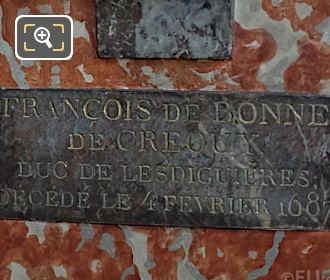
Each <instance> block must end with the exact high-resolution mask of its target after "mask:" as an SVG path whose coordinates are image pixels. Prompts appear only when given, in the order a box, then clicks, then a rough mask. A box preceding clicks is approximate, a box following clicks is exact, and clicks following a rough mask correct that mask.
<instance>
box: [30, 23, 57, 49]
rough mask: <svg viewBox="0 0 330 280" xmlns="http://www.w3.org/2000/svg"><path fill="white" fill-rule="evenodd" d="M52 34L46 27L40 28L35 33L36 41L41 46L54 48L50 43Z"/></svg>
mask: <svg viewBox="0 0 330 280" xmlns="http://www.w3.org/2000/svg"><path fill="white" fill-rule="evenodd" d="M49 37H50V32H49V30H48V29H47V28H46V27H38V28H37V29H36V30H35V31H34V39H35V40H36V41H37V42H38V43H40V44H46V45H47V47H48V48H49V49H51V48H52V47H53V45H52V43H51V42H50V41H49Z"/></svg>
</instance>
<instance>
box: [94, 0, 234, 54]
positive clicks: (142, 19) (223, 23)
mask: <svg viewBox="0 0 330 280" xmlns="http://www.w3.org/2000/svg"><path fill="white" fill-rule="evenodd" d="M233 1H234V0H193V1H185V0H170V1H168V0H138V1H135V0H134V1H133V0H97V1H96V2H97V34H98V53H99V56H100V57H116V58H174V57H175V58H192V59H198V58H200V59H228V58H230V57H231V52H232V30H233V27H232V24H233V10H234V2H233Z"/></svg>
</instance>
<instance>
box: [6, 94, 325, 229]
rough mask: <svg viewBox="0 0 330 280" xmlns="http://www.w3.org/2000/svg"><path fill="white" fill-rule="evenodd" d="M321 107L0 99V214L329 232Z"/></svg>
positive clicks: (235, 99) (213, 100) (238, 98)
mask: <svg viewBox="0 0 330 280" xmlns="http://www.w3.org/2000/svg"><path fill="white" fill-rule="evenodd" d="M329 108H330V98H329V97H320V96H302V95H286V94H270V93H267V94H262V93H259V94H248V93H211V92H203V93H202V92H199V93H198V92H186V93H183V92H164V91H106V90H28V91H20V90H1V92H0V117H1V127H0V216H1V217H3V218H18V219H29V220H47V221H67V222H85V223H89V222H91V223H111V224H117V223H119V224H136V225H162V226H165V225H166V226H189V227H218V228H223V227H229V228H261V229H316V230H318V229H329V228H330V188H329V187H330V186H329V180H330V137H329V132H330V128H329V122H330V114H329Z"/></svg>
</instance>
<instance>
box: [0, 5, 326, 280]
mask: <svg viewBox="0 0 330 280" xmlns="http://www.w3.org/2000/svg"><path fill="white" fill-rule="evenodd" d="M21 14H69V15H70V16H71V17H72V18H73V19H74V38H75V39H74V55H73V58H72V59H71V60H70V61H64V62H59V61H51V62H50V61H43V62H40V61H32V62H20V61H18V60H17V59H16V58H15V55H14V22H15V18H16V16H18V15H21ZM95 24H96V18H95V0H48V1H45V0H0V67H1V68H0V69H1V72H0V86H1V87H10V88H13V87H14V88H24V89H26V88H49V87H52V88H95V87H104V88H116V89H123V88H130V89H131V88H159V89H180V90H186V89H195V90H236V91H237V90H245V91H263V90H269V91H283V90H286V91H290V92H314V93H315V94H324V95H326V94H329V92H330V1H328V0H236V15H235V31H234V32H235V36H234V40H235V41H234V44H235V47H234V55H233V59H232V60H230V61H188V60H126V59H122V60H116V59H98V58H97V55H96V35H95V31H96V30H95ZM0 248H1V252H0V279H10V280H25V279H32V280H34V279H37V280H39V279H79V280H84V279H86V280H87V279H88V280H90V279H127V280H133V279H146V280H148V279H181V280H190V279H191V280H203V279H213V280H232V279H233V280H236V279H249V280H250V279H251V280H252V279H281V277H282V275H283V274H284V273H288V272H290V273H294V274H295V273H296V271H298V273H301V272H299V271H300V270H304V271H305V272H302V273H305V274H302V275H307V273H308V271H309V272H310V273H311V275H312V277H314V276H315V277H314V278H315V279H317V278H316V276H317V273H318V272H320V273H321V272H323V271H326V272H327V271H329V275H330V260H329V258H328V256H329V253H328V252H329V249H330V233H326V232H293V231H292V232H282V231H276V232H273V231H256V230H248V231H247V230H239V231H238V230H235V231H233V230H214V229H181V228H160V227H131V226H111V225H85V224H66V223H61V224H51V223H40V222H23V221H1V222H0ZM314 278H310V279H314ZM283 279H293V278H283ZM302 279H305V278H302ZM306 279H307V278H306ZM320 279H321V278H320Z"/></svg>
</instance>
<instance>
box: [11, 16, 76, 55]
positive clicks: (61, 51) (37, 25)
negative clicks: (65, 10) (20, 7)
mask: <svg viewBox="0 0 330 280" xmlns="http://www.w3.org/2000/svg"><path fill="white" fill-rule="evenodd" d="M72 25H73V24H72V19H71V17H69V16H62V15H61V16H55V15H47V16H44V15H42V16H41V15H32V16H31V15H23V16H19V17H17V18H16V22H15V54H16V57H17V58H18V59H20V60H69V59H70V58H71V57H72V54H73V30H72Z"/></svg>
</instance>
